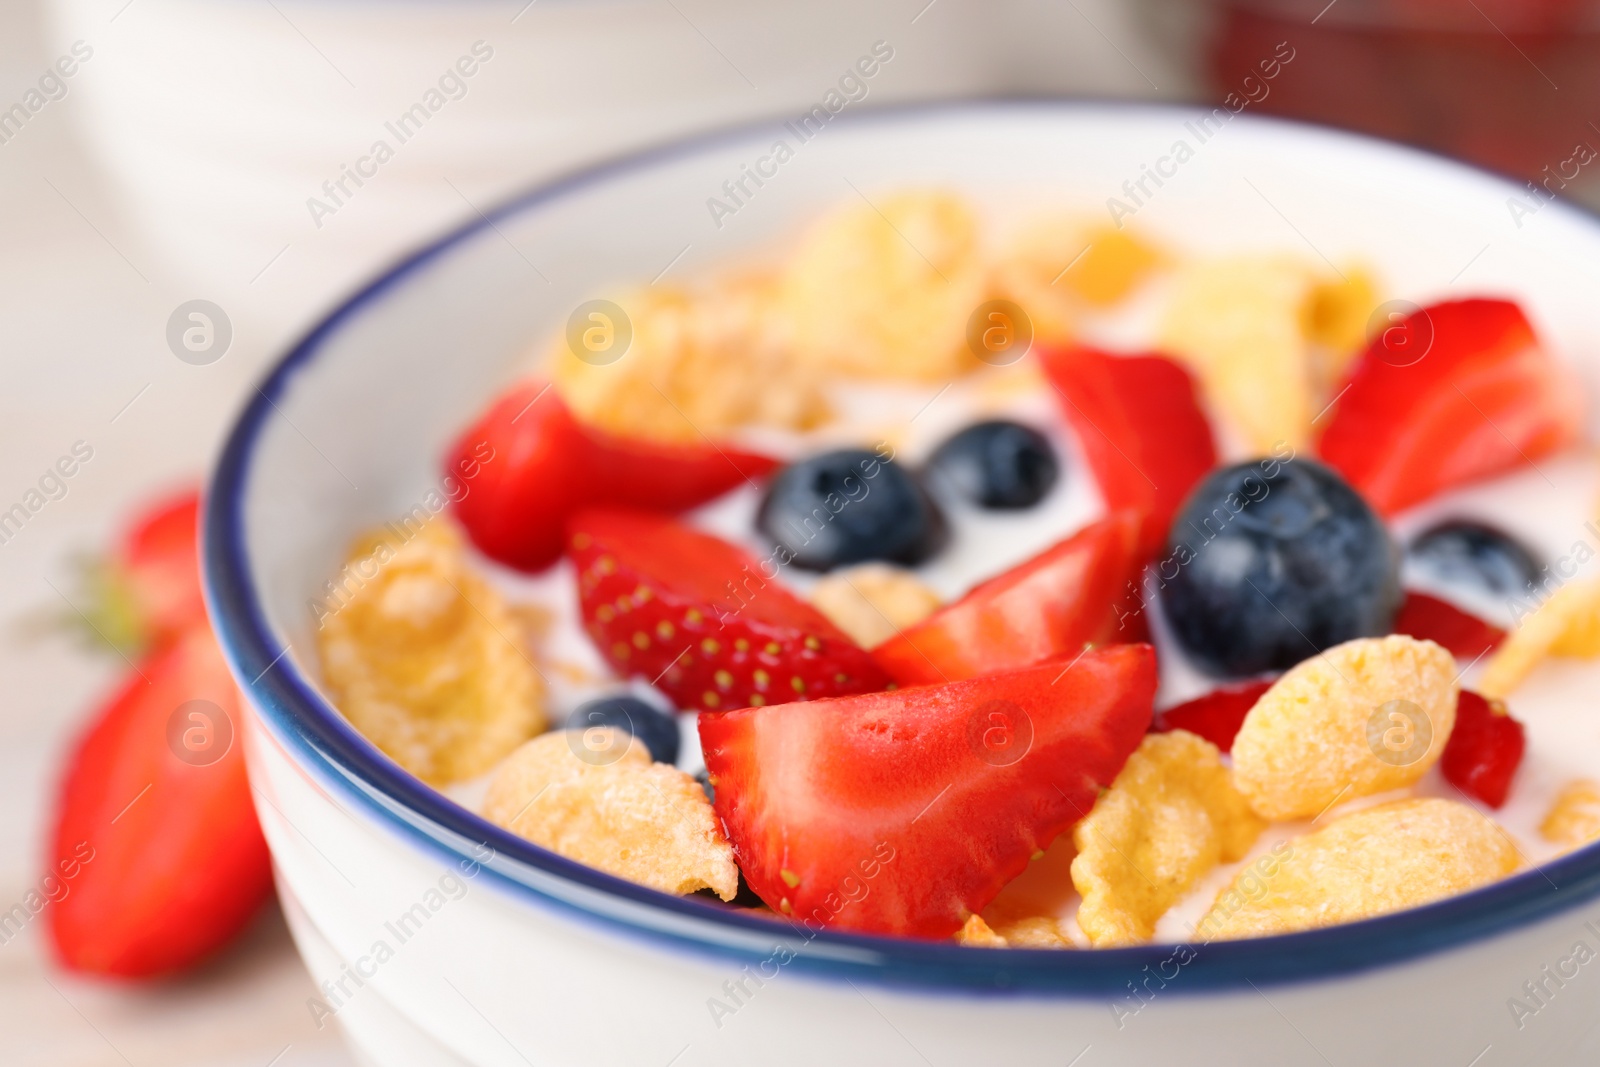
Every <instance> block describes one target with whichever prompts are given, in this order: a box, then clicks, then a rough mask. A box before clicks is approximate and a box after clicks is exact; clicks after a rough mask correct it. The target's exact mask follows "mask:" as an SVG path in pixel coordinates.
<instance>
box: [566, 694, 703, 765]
mask: <svg viewBox="0 0 1600 1067" xmlns="http://www.w3.org/2000/svg"><path fill="white" fill-rule="evenodd" d="M591 726H615V727H616V728H617V729H619V730H626V731H627V732H628V733H630V734H632V735H633V736H634V737H637V738H638V739H639V740H640V742H642V743H643V744H644V747H645V748H647V749H649V750H650V758H651V759H653V760H655V761H656V762H657V763H677V762H678V722H677V720H676V719H674V718H673V717H672V716H671V715H668V714H667V713H666V712H664V711H662V710H660V709H659V708H655V707H652V706H651V705H649V704H646V703H645V702H644V701H642V700H640V699H639V698H638V697H632V696H620V695H619V696H613V697H601V698H600V699H599V700H591V701H589V702H588V703H587V704H580V705H578V706H577V707H576V708H574V709H573V712H572V714H571V715H569V716H567V729H569V730H587V729H589V728H590V727H591Z"/></svg>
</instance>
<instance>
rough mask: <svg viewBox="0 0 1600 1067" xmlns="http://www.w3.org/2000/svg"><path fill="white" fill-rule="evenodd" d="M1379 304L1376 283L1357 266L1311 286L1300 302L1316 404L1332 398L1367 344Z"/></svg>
mask: <svg viewBox="0 0 1600 1067" xmlns="http://www.w3.org/2000/svg"><path fill="white" fill-rule="evenodd" d="M1377 306H1378V284H1377V281H1376V280H1375V279H1374V278H1373V276H1372V275H1371V274H1370V273H1368V272H1367V271H1366V270H1364V269H1362V268H1360V267H1346V268H1345V272H1344V276H1343V277H1334V278H1323V279H1322V280H1320V281H1318V282H1316V283H1315V284H1314V285H1312V286H1311V291H1310V292H1309V293H1308V294H1307V296H1306V299H1305V302H1304V303H1303V304H1302V305H1301V309H1300V311H1301V328H1302V330H1303V331H1304V333H1305V336H1306V339H1307V340H1309V341H1310V342H1311V345H1312V349H1311V371H1312V374H1311V376H1312V379H1313V383H1314V386H1315V391H1316V393H1317V398H1318V401H1319V407H1320V406H1321V405H1322V404H1323V403H1325V402H1327V401H1329V400H1332V399H1333V397H1334V396H1335V394H1337V392H1338V390H1339V388H1340V382H1341V381H1342V380H1343V379H1344V375H1345V371H1347V370H1349V369H1350V364H1351V363H1352V362H1354V361H1355V358H1356V357H1357V356H1359V355H1360V354H1361V353H1362V352H1363V351H1364V350H1365V349H1366V346H1367V328H1368V324H1369V322H1370V321H1371V318H1372V313H1373V311H1374V310H1375V309H1376V308H1377Z"/></svg>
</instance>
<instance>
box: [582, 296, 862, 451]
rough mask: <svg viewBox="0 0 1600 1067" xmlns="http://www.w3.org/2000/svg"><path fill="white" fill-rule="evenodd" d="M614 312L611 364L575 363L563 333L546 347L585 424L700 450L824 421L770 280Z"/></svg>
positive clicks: (814, 379) (818, 383) (815, 376)
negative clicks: (623, 321)
mask: <svg viewBox="0 0 1600 1067" xmlns="http://www.w3.org/2000/svg"><path fill="white" fill-rule="evenodd" d="M620 306H621V307H622V308H623V310H624V311H625V312H626V313H627V315H628V317H629V320H630V322H631V324H632V328H633V339H632V341H631V343H630V344H629V346H628V348H627V349H626V351H624V352H623V353H622V355H621V356H620V357H618V358H617V359H615V360H612V361H609V362H591V361H589V360H586V359H583V358H580V357H579V355H578V354H576V353H575V352H574V351H573V350H572V348H571V346H570V344H569V341H568V339H567V337H566V336H565V335H564V334H563V335H562V336H560V337H558V338H556V339H555V342H554V346H553V351H552V354H551V361H550V365H551V376H552V378H553V380H554V382H555V386H556V389H557V391H558V392H559V393H560V394H561V397H562V399H563V400H565V401H566V403H567V405H568V406H569V407H571V408H572V410H573V412H574V413H576V415H577V416H578V418H579V419H580V420H582V421H583V422H585V423H587V424H588V425H591V426H596V427H599V428H600V429H602V430H608V431H610V432H612V433H617V434H623V435H627V436H630V437H643V438H649V439H651V440H658V441H666V442H676V443H693V444H699V443H701V442H703V441H704V440H705V439H706V438H707V437H710V438H712V439H720V438H725V437H727V436H728V435H729V434H731V433H733V432H734V431H736V430H739V429H742V428H744V427H747V426H763V427H772V428H777V429H784V430H808V429H811V428H812V427H814V426H817V425H819V424H821V423H823V422H826V421H827V420H828V418H829V417H830V413H829V409H828V404H827V401H826V399H825V397H824V395H823V387H822V378H821V376H820V374H819V372H818V371H817V369H816V368H814V367H812V366H809V365H807V364H806V363H804V362H802V361H801V360H800V359H798V358H797V357H796V354H795V347H794V346H795V340H794V327H793V323H792V321H791V320H790V319H789V318H788V317H787V315H786V314H785V312H784V309H783V308H782V307H781V305H780V304H779V301H778V289H777V283H776V280H775V279H773V278H770V277H767V276H764V275H760V274H749V275H742V276H737V277H730V278H725V279H720V280H718V281H716V282H714V283H712V284H710V285H709V286H707V287H706V288H705V289H701V290H693V291H691V290H687V289H677V288H672V287H651V288H649V289H645V290H642V291H640V292H636V293H634V294H632V295H631V296H625V297H623V298H621V304H620Z"/></svg>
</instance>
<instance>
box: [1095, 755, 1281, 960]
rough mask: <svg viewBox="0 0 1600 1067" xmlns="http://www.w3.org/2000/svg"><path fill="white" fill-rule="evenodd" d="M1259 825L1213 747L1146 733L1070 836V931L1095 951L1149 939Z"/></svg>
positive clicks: (1246, 845) (1241, 850)
mask: <svg viewBox="0 0 1600 1067" xmlns="http://www.w3.org/2000/svg"><path fill="white" fill-rule="evenodd" d="M1262 825H1263V824H1262V822H1261V820H1260V819H1258V818H1257V817H1256V816H1255V814H1254V813H1253V812H1251V810H1250V807H1249V805H1248V804H1247V803H1246V802H1245V799H1244V798H1243V797H1242V796H1240V795H1239V793H1238V791H1237V790H1235V789H1234V787H1233V783H1232V782H1231V781H1230V779H1229V774H1228V769H1227V768H1226V767H1224V766H1223V764H1222V759H1221V754H1220V753H1219V752H1218V751H1217V747H1216V746H1215V745H1213V744H1211V742H1209V741H1206V740H1204V739H1203V738H1200V737H1196V736H1195V735H1194V734H1191V733H1189V732H1188V731H1186V730H1173V731H1172V732H1170V733H1164V734H1151V735H1149V736H1148V737H1146V738H1145V739H1144V741H1143V742H1142V743H1141V744H1140V746H1139V748H1138V750H1137V751H1136V752H1134V754H1133V755H1132V756H1130V757H1129V758H1128V762H1127V764H1126V765H1124V767H1123V768H1122V771H1121V773H1119V774H1118V775H1117V778H1116V781H1114V782H1113V783H1112V785H1111V788H1110V789H1109V790H1108V791H1106V792H1105V793H1104V794H1102V795H1101V797H1100V799H1099V801H1098V802H1096V804H1095V806H1094V810H1092V811H1091V812H1090V813H1089V815H1088V817H1087V818H1085V819H1084V820H1083V821H1082V822H1080V823H1079V824H1078V827H1077V829H1076V830H1075V831H1074V832H1073V841H1074V843H1075V844H1076V845H1077V848H1078V857H1077V858H1076V859H1075V860H1073V861H1072V880H1073V882H1074V884H1076V885H1077V887H1078V892H1080V893H1082V894H1083V903H1082V904H1081V905H1080V906H1079V908H1078V926H1079V927H1080V928H1081V929H1082V930H1083V932H1084V933H1085V934H1086V935H1087V936H1088V938H1089V941H1090V943H1091V944H1093V945H1095V946H1096V947H1102V946H1108V945H1130V944H1138V943H1140V942H1144V941H1148V940H1150V938H1151V937H1153V936H1154V934H1155V927H1156V921H1157V920H1158V919H1160V918H1161V916H1162V915H1163V914H1165V913H1166V911H1167V909H1168V908H1170V907H1172V905H1173V904H1174V903H1176V902H1177V900H1178V899H1179V898H1180V897H1181V896H1183V894H1184V893H1185V892H1187V891H1188V890H1189V889H1190V887H1192V886H1193V885H1194V884H1195V882H1196V881H1197V880H1199V878H1200V877H1201V876H1202V875H1204V874H1205V873H1206V872H1207V871H1209V870H1211V869H1212V868H1213V867H1215V866H1216V865H1217V864H1218V863H1228V862H1232V861H1234V860H1237V859H1239V858H1241V857H1242V856H1243V855H1244V854H1245V853H1246V852H1247V851H1249V849H1250V846H1251V845H1252V844H1253V843H1254V842H1255V839H1256V837H1257V836H1258V835H1259V834H1260V832H1261V829H1262Z"/></svg>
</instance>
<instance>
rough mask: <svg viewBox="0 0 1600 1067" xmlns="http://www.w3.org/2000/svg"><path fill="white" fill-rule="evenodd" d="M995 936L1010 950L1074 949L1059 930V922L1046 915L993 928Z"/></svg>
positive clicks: (1070, 940)
mask: <svg viewBox="0 0 1600 1067" xmlns="http://www.w3.org/2000/svg"><path fill="white" fill-rule="evenodd" d="M994 932H995V933H996V934H998V935H999V936H1000V938H1001V939H1002V940H1003V941H1005V943H1006V945H1007V946H1009V947H1010V948H1076V947H1077V946H1076V945H1074V944H1073V943H1072V939H1071V938H1069V937H1068V936H1067V935H1066V934H1065V933H1064V932H1063V931H1062V929H1061V922H1060V920H1058V919H1052V918H1050V917H1049V916H1048V915H1033V916H1030V917H1028V918H1026V919H1018V920H1016V921H1015V922H1009V923H1004V924H1002V925H1000V926H997V927H995V931H994Z"/></svg>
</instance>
